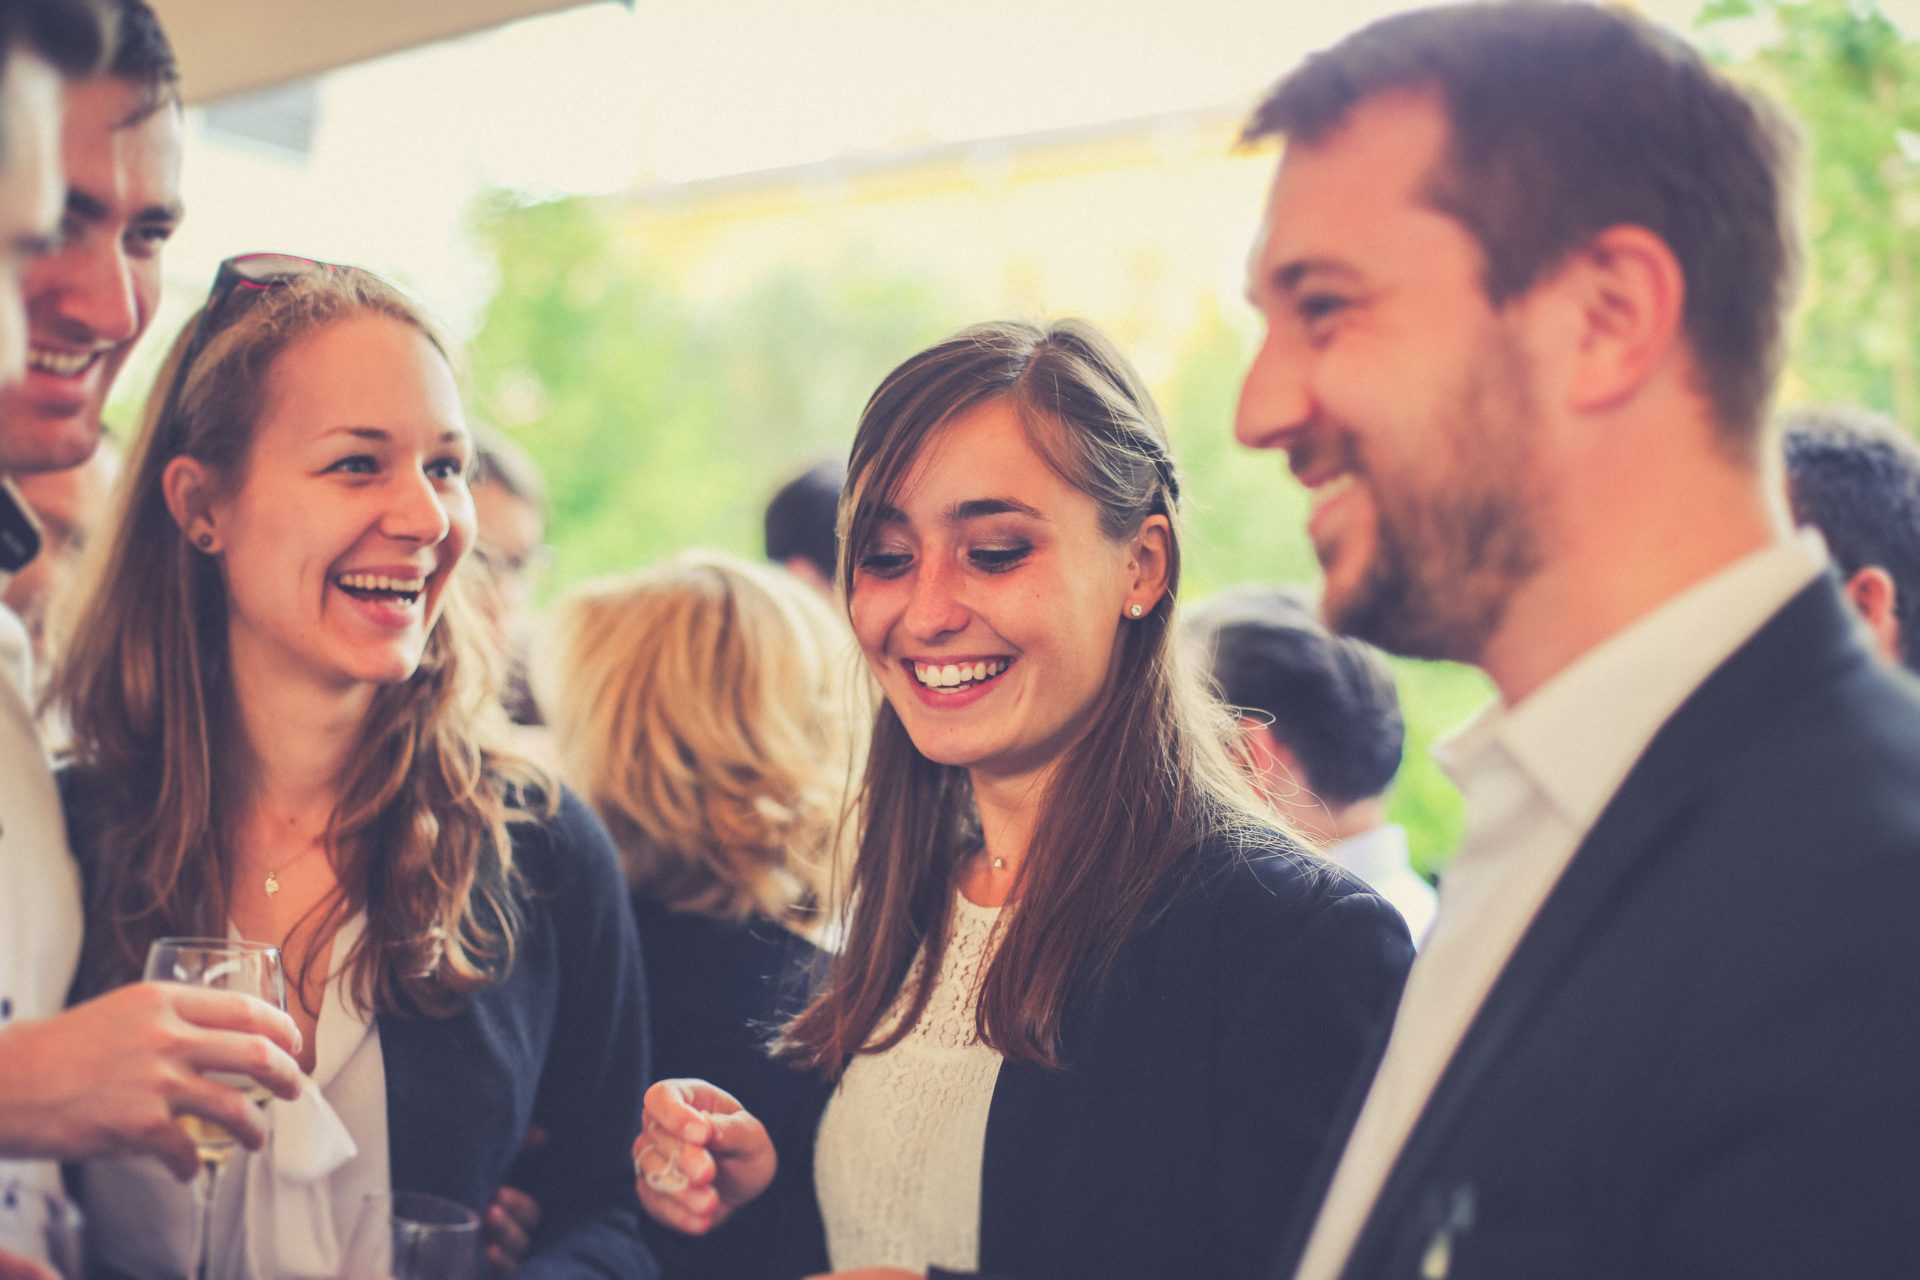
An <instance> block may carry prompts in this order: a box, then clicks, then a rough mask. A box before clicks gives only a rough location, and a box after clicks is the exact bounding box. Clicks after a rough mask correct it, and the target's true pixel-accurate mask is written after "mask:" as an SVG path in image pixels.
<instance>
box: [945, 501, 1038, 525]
mask: <svg viewBox="0 0 1920 1280" xmlns="http://www.w3.org/2000/svg"><path fill="white" fill-rule="evenodd" d="M981 516H1028V517H1030V518H1032V519H1034V520H1045V519H1046V517H1045V516H1043V515H1041V514H1040V512H1039V509H1038V508H1035V507H1030V506H1028V505H1027V504H1026V503H1024V502H1015V501H1014V500H1013V499H1012V498H969V499H968V500H967V501H965V502H956V503H955V504H954V505H953V506H951V507H948V508H947V511H946V518H947V521H948V522H949V523H954V524H957V523H959V522H960V521H962V520H978V519H979V518H980V517H981Z"/></svg>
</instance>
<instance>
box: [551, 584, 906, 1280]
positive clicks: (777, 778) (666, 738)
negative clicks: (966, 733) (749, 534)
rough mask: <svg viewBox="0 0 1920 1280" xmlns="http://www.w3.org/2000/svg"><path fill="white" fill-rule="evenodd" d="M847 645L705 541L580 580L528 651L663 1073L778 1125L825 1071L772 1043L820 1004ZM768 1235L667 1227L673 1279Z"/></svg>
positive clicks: (837, 822) (787, 592) (825, 608)
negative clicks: (615, 905) (606, 862)
mask: <svg viewBox="0 0 1920 1280" xmlns="http://www.w3.org/2000/svg"><path fill="white" fill-rule="evenodd" d="M852 643H853V642H852V637H851V635H850V634H849V633H848V631H847V628H846V625H845V623H843V622H842V621H841V620H840V618H839V617H838V616H837V615H836V614H835V612H834V610H833V608H832V606H830V605H829V604H827V603H826V602H825V601H824V600H822V599H821V598H820V596H819V595H818V593H817V592H815V591H813V590H811V589H810V588H809V587H807V586H806V585H805V584H804V583H802V582H801V581H800V580H799V579H798V578H796V577H794V576H793V575H792V574H790V573H788V572H787V571H785V570H783V569H779V568H776V567H773V566H769V565H762V564H756V563H752V562H749V561H747V560H743V559H740V558H738V557H735V556H731V555H727V554H724V553H721V552H712V551H694V552H687V553H683V554H681V555H678V556H675V557H673V558H672V559H670V560H667V561H665V562H664V563H662V564H660V565H657V566H655V567H653V568H650V569H646V570H642V571H639V572H634V573H628V574H621V575H618V576H615V577H610V578H605V579H601V580H599V581H596V582H591V583H588V584H586V585H584V586H581V587H578V588H576V589H574V590H573V591H571V592H569V593H568V594H567V595H566V596H565V597H564V598H563V599H562V600H561V602H560V604H559V606H558V608H557V609H556V611H555V616H554V619H553V626H552V630H551V633H550V635H549V638H548V643H547V644H546V645H545V647H544V648H543V649H542V651H541V652H540V655H539V658H538V660H537V662H536V666H535V689H536V693H537V695H538V697H539V699H540V703H541V706H542V708H543V710H544V711H545V712H546V715H547V718H548V722H549V723H550V724H551V726H552V728H553V734H554V742H555V746H556V749H557V751H558V754H559V759H560V763H561V772H562V774H563V776H564V777H565V778H566V779H567V780H568V782H569V783H570V785H572V786H573V787H575V788H577V789H578V790H579V792H580V794H581V795H583V796H585V797H586V798H587V800H588V801H589V802H590V803H591V804H592V805H593V807H594V808H595V809H596V810H598V811H599V814H600V816H601V817H602V818H603V819H604V820H605V821H606V824H607V826H608V829H609V830H611V831H612V832H613V837H614V842H615V844H616V845H617V846H618V847H619V849H620V856H621V859H622V861H623V863H624V864H625V868H626V873H627V881H628V884H629V885H630V886H631V888H632V899H633V909H634V914H635V917H636V919H637V921H638V923H639V925H640V932H641V935H642V938H643V943H642V950H643V952H644V954H645V960H646V968H647V993H648V998H649V1008H650V1012H651V1017H652V1025H653V1068H654V1069H653V1075H654V1077H655V1078H658V1079H664V1078H668V1077H679V1076H691V1077H698V1078H701V1079H706V1080H711V1081H713V1082H715V1083H717V1084H719V1085H721V1086H722V1087H723V1088H725V1089H727V1090H728V1091H729V1092H731V1093H733V1094H734V1096H736V1097H737V1098H739V1099H740V1100H741V1102H742V1103H743V1104H744V1105H745V1106H747V1107H748V1108H749V1109H751V1110H752V1111H753V1112H754V1114H755V1115H757V1116H761V1117H762V1118H763V1119H767V1120H768V1124H769V1128H770V1129H775V1130H777V1129H779V1128H780V1127H782V1125H783V1123H784V1121H785V1120H786V1119H787V1118H790V1117H793V1116H797V1115H806V1114H810V1113H811V1110H812V1109H814V1108H815V1107H817V1102H816V1103H813V1104H811V1105H810V1104H809V1103H808V1098H809V1095H810V1094H812V1093H814V1092H816V1091H818V1090H819V1088H820V1086H819V1085H818V1084H817V1083H816V1082H815V1081H814V1080H813V1078H811V1077H810V1076H808V1075H806V1074H804V1073H802V1072H799V1071H797V1070H795V1069H794V1068H792V1067H789V1066H787V1065H785V1064H782V1063H780V1062H777V1061H775V1060H774V1059H773V1058H772V1057H771V1056H770V1055H769V1053H768V1050H767V1045H768V1043H769V1041H770V1039H771V1037H772V1034H773V1032H774V1031H775V1030H776V1029H777V1028H778V1027H779V1026H781V1025H783V1024H784V1023H785V1022H786V1021H787V1020H788V1019H789V1018H791V1017H792V1016H793V1014H794V1013H795V1012H797V1011H798V1010H799V1009H800V1008H801V1007H802V1006H803V1005H804V1004H805V1002H806V998H807V995H808V988H809V985H810V980H811V977H812V975H813V973H814V972H815V969H816V964H817V962H819V961H820V960H821V959H822V956H821V954H820V952H819V951H818V950H817V949H816V947H815V946H814V944H813V941H812V940H811V939H812V938H814V937H816V936H817V931H818V923H819V921H820V918H821V911H820V907H821V903H822V901H823V898H824V889H825V886H826V883H827V879H828V876H829V873H830V870H831V866H832V863H833V861H834V858H835V851H836V849H837V846H838V842H839V840H840V836H841V833H842V831H843V830H850V829H851V825H850V824H847V823H843V822H842V810H843V806H844V799H845V796H846V793H847V790H848V780H849V779H850V778H852V777H854V776H856V765H857V764H858V763H859V757H860V755H861V751H860V746H861V744H862V743H863V742H864V738H865V729H864V725H865V723H866V722H867V721H868V720H869V719H870V718H871V716H872V703H871V700H870V698H869V697H868V696H867V695H866V694H865V685H864V683H858V682H856V681H855V680H854V678H853V677H854V676H855V673H856V669H857V668H856V660H855V657H854V653H853V647H852ZM857 726H858V727H857ZM762 1108H765V1110H762ZM762 1234H763V1232H762V1230H761V1229H760V1228H759V1227H758V1226H757V1225H756V1221H755V1219H754V1217H753V1216H752V1215H748V1216H746V1217H744V1218H740V1219H736V1220H734V1221H732V1222H729V1223H728V1224H727V1229H726V1230H725V1231H722V1232H717V1233H715V1235H714V1236H713V1237H712V1238H711V1239H708V1240H692V1239H689V1238H688V1237H685V1236H681V1235H679V1234H678V1233H674V1232H658V1233H657V1239H656V1240H655V1241H653V1243H654V1246H655V1248H656V1252H657V1253H659V1255H660V1260H661V1263H662V1265H663V1268H664V1269H665V1271H666V1274H667V1275H669V1276H676V1277H677V1276H693V1275H727V1274H734V1273H735V1272H737V1271H738V1270H739V1268H740V1265H741V1263H742V1262H743V1261H744V1259H745V1258H746V1257H747V1256H750V1255H751V1254H753V1253H754V1252H755V1251H757V1250H758V1248H759V1246H760V1243H761V1237H762Z"/></svg>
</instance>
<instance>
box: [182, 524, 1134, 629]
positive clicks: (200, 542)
mask: <svg viewBox="0 0 1920 1280" xmlns="http://www.w3.org/2000/svg"><path fill="white" fill-rule="evenodd" d="M193 543H194V545H195V546H197V547H199V548H200V549H201V550H202V551H205V550H207V549H208V548H209V547H211V546H212V545H213V535H212V534H210V533H203V534H201V535H200V536H199V537H197V538H195V539H194V540H193ZM1136 616H1137V615H1136Z"/></svg>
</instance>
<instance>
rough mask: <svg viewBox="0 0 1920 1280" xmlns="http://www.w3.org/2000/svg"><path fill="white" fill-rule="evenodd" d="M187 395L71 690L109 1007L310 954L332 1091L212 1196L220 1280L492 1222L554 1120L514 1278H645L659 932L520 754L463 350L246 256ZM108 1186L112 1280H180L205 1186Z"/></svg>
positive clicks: (176, 377)
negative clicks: (401, 1237) (174, 959)
mask: <svg viewBox="0 0 1920 1280" xmlns="http://www.w3.org/2000/svg"><path fill="white" fill-rule="evenodd" d="M160 385H161V386H162V387H163V388H166V390H165V392H164V393H158V394H156V401H157V407H156V408H153V409H151V410H150V413H149V417H148V421H147V424H146V428H145V430H144V431H143V433H142V436H141V439H140V441H139V442H138V444H137V446H136V450H135V455H134V457H133V459H132V462H131V466H130V476H129V479H128V482H127V485H126V488H125V490H124V492H123V495H122V499H121V501H122V510H121V512H120V513H119V514H120V518H119V523H118V525H117V528H116V532H115V534H114V538H113V542H112V546H111V549H110V556H109V557H108V559H107V560H106V561H105V563H104V568H103V570H102V573H101V577H100V581H99V582H98V583H97V584H96V586H95V588H94V590H93V592H92V594H91V596H90V598H89V600H88V602H87V603H86V605H85V611H84V615H83V617H82V619H81V622H80V625H79V626H78V628H77V629H76V631H75V641H74V643H73V646H72V648H71V650H70V652H69V655H68V658H67V661H66V663H65V666H64V669H63V671H62V672H61V674H60V676H59V678H58V684H57V698H58V701H59V703H60V705H61V706H62V708H63V709H64V711H65V712H66V714H67V715H68V716H69V718H70V720H71V723H72V727H73V742H74V752H75V760H74V763H73V766H72V767H71V769H70V770H69V771H68V772H67V775H66V777H65V778H64V781H63V786H64V789H65V793H66V798H67V802H68V820H69V823H70V825H71V826H72V828H73V837H74V848H75V851H76V854H77V856H78V857H79V859H80V861H81V863H82V868H83V871H84V873H85V876H86V880H87V885H88V904H89V905H88V910H89V916H88V921H87V934H86V938H87V942H86V952H85V956H84V958H83V960H82V967H81V979H80V983H81V990H82V992H83V993H84V992H92V991H99V990H102V989H105V988H108V987H112V986H116V985H118V984H120V983H123V982H126V981H129V980H132V979H134V978H137V977H138V976H139V974H140V969H141V963H142V959H143V957H144V956H145V954H146V951H147V947H148V944H149V943H150V942H152V940H153V939H155V938H157V937H160V936H163V935H197V936H236V937H242V938H247V939H253V940H256V941H262V942H270V943H275V944H278V945H279V946H280V947H281V948H282V950H283V951H284V953H285V956H286V971H287V976H288V1001H287V1003H288V1006H289V1008H288V1011H289V1012H290V1013H291V1014H292V1016H293V1017H294V1019H295V1021H296V1022H297V1023H298V1024H299V1026H300V1030H301V1033H302V1036H303V1038H304V1057H303V1058H302V1061H301V1065H302V1067H303V1068H304V1069H305V1070H306V1071H307V1072H308V1073H309V1074H310V1076H311V1079H310V1080H309V1081H308V1087H307V1088H306V1090H305V1092H304V1094H303V1096H302V1097H301V1099H300V1100H298V1101H297V1102H295V1103H292V1104H280V1106H281V1110H280V1111H279V1112H278V1114H277V1118H276V1121H275V1126H274V1128H275V1139H274V1145H273V1149H272V1154H271V1156H270V1157H253V1158H248V1157H244V1156H236V1157H234V1159H233V1161H232V1162H231V1163H230V1164H229V1165H228V1166H227V1168H226V1170H225V1171H224V1172H223V1173H222V1175H221V1177H220V1178H219V1179H218V1181H217V1184H216V1185H217V1187H218V1193H217V1199H216V1201H215V1203H214V1205H213V1213H212V1219H211V1220H212V1223H213V1234H212V1237H211V1238H212V1239H213V1240H214V1241H215V1244H216V1253H215V1272H214V1273H215V1274H216V1275H230V1276H243V1275H258V1276H267V1275H274V1274H279V1275H313V1276H332V1275H336V1274H338V1272H339V1268H340V1265H341V1258H342V1250H343V1248H344V1247H345V1244H346V1242H347V1237H348V1234H349V1233H350V1231H351V1230H352V1227H353V1223H354V1219H355V1216H356V1214H357V1213H358V1211H359V1208H360V1206H361V1202H362V1201H363V1200H364V1198H365V1197H366V1196H367V1195H368V1194H371V1193H375V1192H382V1191H386V1190H388V1189H389V1188H393V1189H400V1190H415V1191H428V1192H433V1193H436V1194H438V1195H441V1196H445V1197H448V1198H451V1199H455V1200H459V1201H462V1202H464V1203H465V1204H467V1205H469V1206H470V1207H473V1208H475V1209H483V1208H485V1207H486V1206H487V1205H488V1203H489V1202H490V1201H491V1199H492V1197H493V1196H494V1194H495V1191H496V1189H497V1188H498V1187H499V1186H500V1185H501V1184H502V1183H503V1182H504V1181H505V1180H506V1179H507V1176H508V1169H509V1167H510V1166H514V1165H515V1161H516V1157H517V1156H518V1155H519V1152H520V1148H521V1144H522V1138H523V1135H525V1134H526V1132H527V1130H528V1128H529V1126H530V1125H537V1126H539V1127H541V1128H543V1129H545V1130H546V1132H547V1134H548V1141H547V1143H546V1144H545V1146H543V1147H541V1148H540V1149H539V1150H538V1151H537V1152H534V1153H532V1154H531V1155H529V1156H527V1157H526V1158H525V1159H522V1160H521V1161H520V1164H519V1165H518V1167H517V1168H515V1174H514V1181H515V1183H516V1184H517V1185H519V1186H521V1187H524V1188H526V1189H528V1190H530V1191H532V1192H533V1193H534V1194H535V1195H536V1196H538V1198H539V1199H540V1201H541V1203H543V1204H544V1205H545V1206H547V1210H548V1214H547V1221H546V1222H545V1223H544V1224H543V1226H542V1229H541V1231H540V1232H539V1233H538V1235H537V1236H536V1238H535V1240H534V1241H533V1253H532V1255H531V1256H530V1257H529V1259H528V1261H527V1265H526V1267H525V1268H524V1270H523V1274H527V1275H533V1274H541V1273H560V1272H566V1271H577V1270H579V1269H581V1268H583V1267H592V1268H597V1269H598V1271H599V1272H600V1273H603V1274H608V1275H629V1274H644V1273H645V1271H646V1269H647V1266H648V1264H647V1263H646V1259H645V1254H644V1252H643V1251H642V1250H641V1249H640V1246H639V1244H638V1242H637V1237H636V1235H635V1230H636V1224H635V1222H634V1221H633V1217H632V1213H631V1210H630V1208H629V1206H630V1205H631V1204H632V1191H631V1171H630V1169H628V1167H627V1156H626V1149H625V1145H626V1144H625V1138H624V1136H623V1135H621V1134H620V1133H619V1132H618V1129H619V1127H620V1125H621V1123H622V1121H623V1120H625V1119H626V1118H628V1117H632V1118H633V1122H634V1123H635V1124H637V1119H638V1110H639V1107H638V1101H639V1100H638V1098H637V1096H636V1093H637V1090H638V1087H639V1085H638V1082H639V1081H640V1079H641V1073H642V1071H643V1069H644V1066H643V1064H644V1059H645V1032H644V1029H643V1028H644V1022H643V1009H642V1005H643V997H642V995H641V993H640V990H641V989H640V969H639V957H638V950H637V945H636V943H635V940H634V934H633V927H632V921H631V918H630V917H629V915H628V913H627V911H626V907H625V895H624V893H623V891H622V887H621V883H620V873H619V869H618V865H617V862H616V859H615V857H614V854H613V851H612V849H611V847H610V845H609V844H608V842H607V838H606V835H605V832H604V830H603V829H602V828H601V827H600V825H599V823H598V822H597V821H596V820H595V819H594V818H593V817H592V815H591V814H589V813H588V812H587V811H586V809H585V808H584V807H583V806H582V805H581V804H580V803H579V802H578V801H577V800H575V799H573V798H572V797H571V796H570V795H565V794H562V793H560V792H558V791H557V789H555V788H553V787H552V786H551V785H550V784H547V783H545V782H543V781H542V779H541V778H540V777H539V775H538V774H537V773H536V772H535V771H534V770H533V769H532V768H531V767H530V766H527V765H525V764H523V763H521V762H519V761H517V760H516V759H514V758H513V757H512V756H510V755H509V754H507V753H506V752H505V751H504V750H502V749H501V748H500V746H499V745H498V743H499V742H500V738H499V736H498V734H499V731H500V730H499V728H498V727H497V726H496V725H495V723H494V722H493V721H492V720H491V719H490V714H491V713H490V712H489V710H488V704H489V700H488V698H487V695H486V691H485V688H484V681H483V680H482V679H481V678H480V673H479V671H478V670H477V668H476V666H475V661H474V657H473V654H474V651H473V650H472V649H471V648H470V647H469V642H468V635H469V634H470V632H469V631H468V630H467V629H466V628H467V625H468V618H467V617H466V615H465V613H464V610H463V608H462V607H461V598H460V597H461V595H462V582H461V580H460V577H459V574H460V572H461V571H460V569H459V564H460V561H461V557H462V555H463V553H465V552H466V550H467V549H468V546H469V544H470V543H471V541H472V538H473V528H474V516H473V504H472V501H471V499H470V498H469V497H468V495H467V488H466V479H465V469H466V466H467V460H468V456H469V452H470V449H471V444H470V441H469V439H468V435H467V428H466V425H465V420H464V417H463V415H462V412H461V408H460V401H459V397H458V394H457V390H456V387H455V382H454V377H453V373H452V370H451V369H450V367H449V365H448V361H447V357H446V354H445V350H444V348H443V347H442V345H441V343H440V342H439V340H438V339H437V338H436V337H435V336H434V335H433V331H432V330H431V328H430V327H429V326H428V324H427V323H426V321H425V320H424V318H423V317H422V316H421V314H420V312H419V311H418V310H417V309H416V308H415V307H414V305H413V304H412V303H411V302H410V301H409V300H408V299H406V298H405V297H404V296H403V295H401V294H400V293H398V292H397V291H395V290H394V289H393V288H391V287H390V286H388V285H386V284H384V283H383V282H381V281H380V280H379V279H377V278H376V277H373V276H371V275H368V274H367V273H365V272H361V271H358V270H355V269H352V268H335V267H326V266H322V265H319V264H313V263H306V262H303V261H302V260H299V259H288V258H273V257H265V256H257V257H252V258H243V259H235V260H233V261H232V262H230V263H228V264H225V265H223V267H222V269H221V274H220V276H219V278H218V279H217V281H216V282H215V285H214V291H213V296H212V297H211V299H210V300H209V301H208V304H207V307H206V309H205V310H204V311H203V312H202V313H201V315H200V317H199V318H198V320H197V321H196V322H194V323H193V324H192V325H191V326H189V329H188V331H187V332H186V333H183V334H182V336H181V339H180V341H179V342H178V343H176V345H175V348H174V351H173V355H172V358H171V360H170V362H169V365H168V369H167V371H166V372H165V373H163V376H162V382H161V384H160ZM609 1116H612V1117H613V1121H612V1126H613V1131H612V1132H610V1131H609V1128H608V1117H609ZM84 1182H85V1195H86V1212H87V1217H88V1220H89V1224H88V1225H89V1227H90V1230H91V1233H92V1236H93V1239H94V1242H95V1244H96V1245H97V1246H98V1249H99V1254H100V1257H101V1259H102V1260H103V1261H104V1262H105V1263H106V1264H107V1265H108V1266H109V1267H111V1268H112V1269H113V1270H115V1271H118V1272H122V1273H125V1274H128V1275H132V1276H162V1275H179V1274H183V1273H184V1272H185V1271H186V1269H187V1266H188V1265H189V1263H190V1262H191V1260H192V1258H193V1256H194V1250H195V1248H196V1245H197V1241H196V1240H195V1239H194V1238H193V1236H194V1232H195V1229H196V1224H197V1222H198V1219H199V1215H198V1213H196V1212H194V1211H193V1209H192V1208H191V1199H190V1195H191V1193H190V1191H189V1189H188V1188H186V1187H183V1186H181V1185H180V1184H178V1183H176V1182H174V1181H173V1180H172V1179H171V1178H170V1177H169V1176H168V1175H167V1174H166V1172H165V1171H164V1170H162V1169H161V1168H160V1167H159V1166H158V1165H157V1164H154V1163H153V1162H151V1161H144V1160H109V1161H99V1162H94V1163H93V1164H91V1165H89V1166H88V1167H87V1168H86V1169H85V1171H84Z"/></svg>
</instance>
